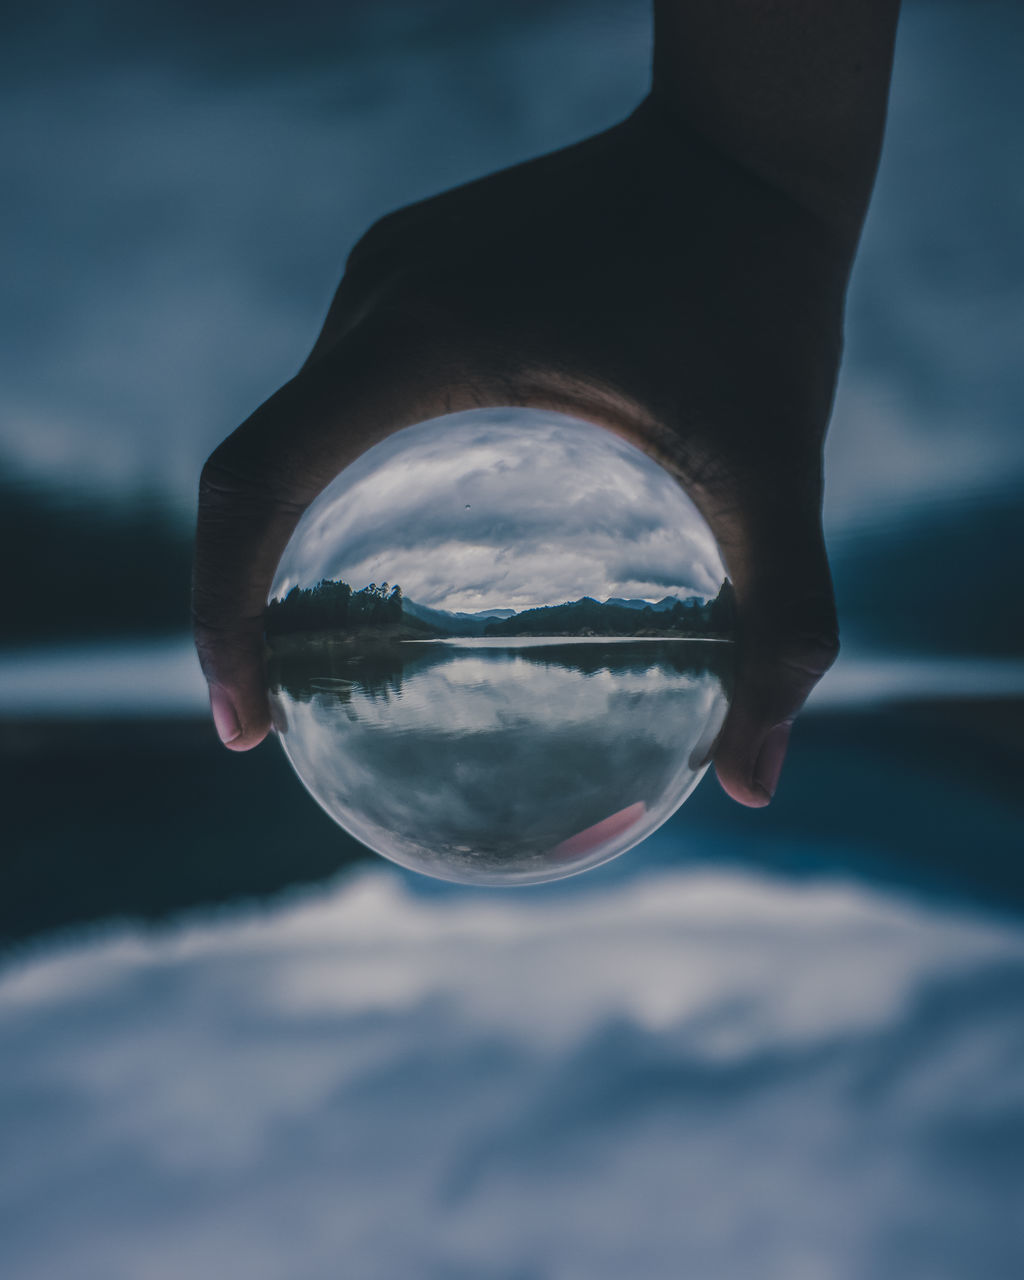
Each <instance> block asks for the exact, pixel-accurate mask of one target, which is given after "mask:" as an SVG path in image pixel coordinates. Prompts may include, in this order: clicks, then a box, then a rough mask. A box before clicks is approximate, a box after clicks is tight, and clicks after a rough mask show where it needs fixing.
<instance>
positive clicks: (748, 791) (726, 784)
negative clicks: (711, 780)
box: [715, 761, 772, 809]
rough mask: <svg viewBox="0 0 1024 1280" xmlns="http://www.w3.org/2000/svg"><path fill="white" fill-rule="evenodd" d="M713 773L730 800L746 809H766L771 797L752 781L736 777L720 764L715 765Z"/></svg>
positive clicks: (725, 766)
mask: <svg viewBox="0 0 1024 1280" xmlns="http://www.w3.org/2000/svg"><path fill="white" fill-rule="evenodd" d="M715 773H716V775H717V777H718V782H719V785H720V786H721V788H722V790H723V791H724V792H725V794H726V795H727V796H728V797H729V799H730V800H735V801H736V803H737V804H741V805H743V807H744V808H746V809H766V808H767V807H768V805H770V804H771V802H772V797H771V796H770V795H769V794H768V792H767V791H765V790H764V788H763V787H761V786H759V785H758V783H756V782H754V781H753V780H750V781H747V780H744V779H743V778H740V777H737V776H736V775H735V774H734V773H733V772H732V770H731V769H730V768H729V767H728V766H727V765H724V764H722V763H721V762H717V761H716V763H715Z"/></svg>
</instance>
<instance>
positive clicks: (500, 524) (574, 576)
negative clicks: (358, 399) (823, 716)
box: [271, 409, 725, 613]
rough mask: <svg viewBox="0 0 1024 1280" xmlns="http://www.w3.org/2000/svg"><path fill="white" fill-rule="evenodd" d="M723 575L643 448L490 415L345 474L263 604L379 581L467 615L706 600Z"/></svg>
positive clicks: (519, 414) (303, 528)
mask: <svg viewBox="0 0 1024 1280" xmlns="http://www.w3.org/2000/svg"><path fill="white" fill-rule="evenodd" d="M724 577H725V570H724V567H723V565H722V560H721V556H720V555H719V552H718V549H717V547H716V544H715V540H714V537H713V535H712V533H711V530H710V529H709V528H708V526H707V524H706V522H705V521H704V518H703V517H702V516H701V515H700V513H699V512H698V510H697V508H696V507H695V506H694V504H693V502H692V501H691V500H690V498H689V497H688V496H687V495H686V493H684V491H683V490H682V488H680V486H679V484H678V483H677V482H676V481H675V480H674V479H673V478H672V477H671V476H670V475H669V474H668V472H666V471H665V470H664V469H663V468H662V467H660V466H659V465H658V464H657V463H655V462H653V461H652V460H651V459H650V458H648V457H647V456H646V455H645V454H643V453H641V452H640V450H639V449H637V448H635V447H634V446H633V445H631V444H629V443H628V442H626V441H624V440H621V439H619V438H618V437H617V436H614V435H613V434H612V433H611V432H609V431H607V430H605V429H604V428H601V427H596V426H592V425H590V424H589V423H584V422H579V421H576V420H575V419H572V418H569V417H566V416H564V415H561V414H556V413H546V412H541V411H538V410H529V409H487V410H471V411H468V412H465V413H458V414H451V415H449V416H447V417H444V418H436V419H433V420H432V421H430V422H425V423H420V424H418V425H417V426H414V427H408V428H406V429H404V430H402V431H399V432H397V433H396V434H395V435H393V436H391V437H389V438H388V439H387V440H385V441H383V442H382V443H381V444H378V445H376V446H374V448H372V449H370V450H369V451H368V452H367V453H365V454H364V455H363V456H362V457H361V458H359V459H358V460H357V461H356V462H355V463H354V464H353V465H352V466H350V467H348V468H346V470H345V471H343V472H342V473H341V475H339V476H338V477H337V478H336V479H335V480H334V481H333V482H332V483H331V484H330V485H328V487H327V488H326V489H325V490H324V492H323V493H322V494H321V495H320V496H319V498H317V499H316V501H315V502H314V503H313V504H312V506H311V507H310V508H309V510H308V511H307V512H306V513H305V515H304V516H303V517H302V520H301V521H300V522H299V525H298V527H297V529H296V531H295V533H294V535H293V536H292V539H291V541H290V542H289V544H288V546H287V548H286V549H285V553H284V555H283V557H282V559H281V562H280V565H279V566H278V570H277V574H276V576H275V579H274V583H273V586H272V588H271V598H280V597H282V596H283V595H285V594H287V592H288V591H289V590H291V588H292V587H294V586H296V585H298V586H302V587H308V586H312V585H314V584H315V583H317V582H319V581H320V580H321V579H325V578H326V579H328V580H332V581H334V580H339V579H340V580H342V581H345V582H348V583H349V585H350V586H351V587H352V588H353V590H356V591H358V590H361V589H362V588H363V587H365V586H367V585H368V584H369V583H371V582H373V583H376V584H378V585H380V584H381V583H383V582H387V583H389V584H390V585H391V586H392V587H393V586H395V585H396V584H397V585H399V586H401V588H402V592H403V595H404V596H405V597H406V598H407V599H410V600H414V601H415V602H416V603H417V604H421V605H425V606H428V607H430V608H434V609H447V610H453V611H465V612H471V613H472V612H479V611H482V610H488V609H515V610H522V609H528V608H534V607H538V606H543V605H553V604H562V603H564V602H566V601H569V600H578V599H580V598H581V597H583V596H591V597H593V598H594V599H596V600H602V601H603V600H607V599H611V598H625V599H630V600H636V599H642V600H650V601H652V602H653V601H657V600H660V599H662V598H663V597H665V596H676V597H679V598H680V599H685V598H686V597H688V596H692V595H698V596H702V597H704V598H711V597H713V596H715V595H716V594H717V592H718V590H719V587H720V586H721V584H722V581H723V579H724Z"/></svg>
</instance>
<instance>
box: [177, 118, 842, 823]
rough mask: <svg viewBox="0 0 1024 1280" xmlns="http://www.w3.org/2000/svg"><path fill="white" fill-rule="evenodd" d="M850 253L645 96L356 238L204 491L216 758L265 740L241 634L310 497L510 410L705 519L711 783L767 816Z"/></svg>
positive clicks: (815, 587)
mask: <svg viewBox="0 0 1024 1280" xmlns="http://www.w3.org/2000/svg"><path fill="white" fill-rule="evenodd" d="M854 244H855V233H854V234H851V233H850V232H849V231H847V230H844V229H843V227H842V226H841V225H839V224H838V223H836V222H835V221H834V220H831V219H829V218H826V217H823V216H821V214H820V213H817V212H812V211H811V210H810V209H808V208H807V207H805V205H803V204H801V203H799V202H798V201H797V200H795V199H794V198H792V196H790V195H788V194H786V193H785V192H784V191H782V190H780V189H779V188H778V187H777V186H775V185H773V184H772V183H770V182H769V181H767V180H765V179H763V178H760V177H757V176H755V175H754V174H753V173H752V172H750V171H749V170H748V169H747V168H746V167H744V166H742V165H740V164H739V163H737V162H736V161H735V160H733V159H731V158H730V157H729V156H727V155H725V154H723V153H722V152H721V151H720V150H718V149H717V148H716V147H714V146H712V145H710V144H709V143H707V142H705V141H703V140H701V139H699V138H697V137H696V136H694V135H693V134H692V133H690V132H689V131H688V130H687V129H686V128H685V126H683V125H682V124H681V123H680V122H679V121H678V120H676V119H675V118H673V117H672V116H671V115H669V114H668V113H666V112H665V111H664V110H663V109H662V108H661V107H660V105H659V104H658V102H657V101H655V100H654V99H653V98H652V99H648V100H647V101H646V102H645V103H644V104H643V105H642V106H641V107H640V109H639V110H638V111H637V112H636V113H634V115H633V116H631V117H630V118H629V119H628V120H626V121H625V122H623V123H622V124H621V125H619V126H617V127H616V128H614V129H612V130H610V131H608V132H607V133H604V134H601V135H598V136H597V137H595V138H591V139H588V140H587V141H585V142H583V143H581V144H579V145H577V146H575V147H570V148H568V149H566V150H563V151H559V152H556V153H553V154H551V155H548V156H544V157H541V158H540V159H538V160H535V161H531V162H530V163H528V164H525V165H521V166H517V167H516V168H513V169H510V170H505V171H503V172H501V173H498V174H495V175H493V176H491V177H488V178H485V179H482V180H481V181H479V182H475V183H472V184H470V185H468V186H466V187H462V188H459V189H457V190H455V191H451V192H447V193H445V194H443V195H440V196H437V197H435V198H433V199H431V200H427V201H425V202H423V203H421V204H419V205H415V206H412V207H410V208H408V209H403V210H401V211H399V212H398V213H396V214H392V215H390V216H389V217H387V218H385V219H383V220H382V221H381V222H380V223H378V224H376V226H374V227H373V228H372V229H371V230H370V231H369V232H368V233H367V235H366V236H365V237H364V238H363V240H362V241H360V243H359V244H358V245H357V246H356V248H355V250H354V251H353V253H352V255H351V257H350V259H349V264H348V267H347V270H346V273H345V276H344V279H343V280H342V283H341V285H340V287H339V290H338V293H337V295H336V298H335V301H334V303H333V305H332V307H331V310H330V313H329V315H328V317H327V321H326V323H325V325H324V329H323V332H322V333H321V335H320V337H319V338H318V340H317V343H316V345H315V347H314V349H313V351H312V353H311V355H310V357H309V359H308V360H307V362H306V364H305V366H304V367H303V369H302V370H301V371H300V373H299V374H298V375H297V376H296V377H295V378H293V379H292V380H291V381H290V382H289V383H287V384H286V385H285V386H284V387H283V388H281V390H280V391H278V392H277V393H276V394H275V395H274V396H272V397H271V398H270V399H269V400H268V401H267V402H266V403H265V404H264V405H263V406H262V407H261V408H260V409H258V410H257V412H256V413H255V414H253V416H252V417H251V418H250V419H248V421H247V422H245V423H243V424H242V426H241V427H239V428H238V430H237V431H236V432H235V433H234V434H233V435H232V436H230V437H229V438H228V439H227V440H226V441H225V442H224V443H223V444H222V445H221V446H220V447H219V448H218V449H217V450H216V451H215V452H214V454H213V455H212V456H211V458H210V459H209V461H208V462H207V464H206V467H205V468H204V472H203V479H202V486H201V494H200V508H199V526H198V536H197V549H196V568H195V592H194V613H195V626H196V643H197V647H198V650H199V655H200V659H201V662H202V666H203V670H204V673H205V675H206V678H207V680H208V682H209V684H210V689H211V701H212V705H213V710H214V718H215V721H216V724H217V728H218V731H219V733H220V735H221V737H222V739H224V740H225V742H226V743H227V745H228V746H230V747H231V748H232V749H235V750H246V749H248V748H250V747H252V746H255V745H256V744H257V743H258V742H259V741H260V740H261V739H262V738H263V737H264V736H265V735H266V733H267V731H268V729H269V726H270V717H269V708H268V703H267V696H266V691H265V683H264V673H263V611H264V608H265V605H266V600H267V593H268V590H269V586H270V582H271V579H272V576H273V573H274V570H275V568H276V565H277V561H278V558H279V556H280V554H281V552H282V550H283V548H284V545H285V543H286V542H287V540H288V537H289V535H290V534H291V532H292V530H293V529H294V527H295V524H296V522H297V521H298V519H299V517H300V515H301V514H302V512H303V510H304V509H305V508H306V507H307V506H308V504H309V503H310V502H311V501H312V500H313V498H314V497H315V496H316V495H317V494H318V493H319V492H320V491H321V490H322V489H323V488H324V486H325V485H326V484H328V483H329V482H330V480H332V479H333V478H334V476H335V475H336V474H337V473H338V472H339V471H340V470H341V469H342V468H343V467H345V466H346V465H347V464H348V463H349V462H351V461H353V460H354V459H355V458H356V457H358V456H359V454H360V453H362V452H363V451H365V450H366V449H367V448H369V447H370V446H371V445H373V444H374V443H376V442H377V441H378V440H380V439H383V438H384V437H385V436H387V435H388V434H390V433H392V432H394V431H396V430H399V429H400V428H402V427H404V426H408V425H410V424H412V423H414V422H419V421H423V420H426V419H429V418H433V417H437V416H439V415H441V414H445V413H450V412H455V411H457V410H461V409H471V408H476V407H480V406H490V405H524V406H529V407H534V408H546V409H555V410H559V411H562V412H566V413H569V414H572V415H574V416H576V417H580V418H584V419H588V420H590V421H592V422H595V423H598V424H600V425H602V426H604V427H607V428H608V429H610V430H612V431H615V432H617V433H619V434H621V435H624V436H626V437H628V438H629V439H631V440H632V441H633V442H634V443H636V444H638V445H639V446H640V447H641V448H643V449H644V450H645V451H646V452H647V453H649V454H650V455H651V456H652V457H654V458H655V459H656V460H657V461H659V462H660V463H662V464H663V465H664V466H665V467H666V468H667V469H668V470H669V471H671V472H672V473H673V474H674V475H675V476H676V477H677V478H678V479H679V481H680V483H681V484H683V485H684V487H685V488H686V489H687V491H688V492H689V494H690V495H691V497H692V498H693V499H694V501H695V502H696V503H697V505H698V507H699V508H700V509H701V510H702V512H703V514H704V515H705V517H706V518H707V520H708V522H709V524H710V526H711V528H712V530H713V532H714V533H715V536H716V537H717V539H718V542H719V546H720V548H721V550H722V553H723V557H724V559H725V562H726V566H727V568H728V571H729V574H730V577H731V578H732V580H733V583H734V586H735V588H736V600H737V609H738V627H739V648H738V670H737V679H736V685H735V691H734V697H733V702H732V706H731V710H730V713H729V717H728V720H727V722H726V725H725V727H724V729H723V732H722V735H721V737H720V740H719V742H718V745H717V748H716V751H715V757H714V758H715V765H716V769H717V772H718V776H719V778H720V780H721V782H722V785H723V786H724V788H725V790H726V791H727V792H728V793H729V794H730V795H731V796H732V797H733V798H734V799H736V800H738V801H739V802H740V803H743V804H747V805H755V806H756V805H762V804H765V803H767V802H768V800H769V798H770V796H771V794H772V793H773V792H774V789H775V786H776V783H777V781H778V773H779V770H780V769H781V765H782V759H783V756H784V753H785V747H786V741H787V739H788V735H789V726H790V725H791V723H792V720H793V718H794V716H795V715H796V713H797V712H798V711H799V709H800V707H801V706H802V704H803V702H804V700H805V698H806V697H807V694H808V693H809V692H810V690H811V688H812V687H813V685H814V684H815V683H816V681H817V680H818V679H819V678H820V676H821V675H822V674H823V673H824V671H825V670H826V669H827V668H828V666H829V665H830V663H831V662H832V660H833V658H834V656H835V653H836V650H837V639H836V620H835V609H834V603H833V596H832V588H831V582H830V577H829V570H828V564H827V560H826V556H825V550H824V542H823V538H822V531H821V520H820V509H821V491H822V472H821V451H822V444H823V439H824V434H825V429H826V426H827V421H828V416H829V411H830V406H831V398H832V393H833V388H834V383H835V378H836V373H837V368H838V362H839V354H840V345H841V325H842V308H843V296H844V290H845V284H846V278H847V274H848V271H849V266H850V262H851V260H852V256H853V251H854Z"/></svg>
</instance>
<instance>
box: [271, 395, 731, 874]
mask: <svg viewBox="0 0 1024 1280" xmlns="http://www.w3.org/2000/svg"><path fill="white" fill-rule="evenodd" d="M266 627H267V645H268V677H269V684H270V698H271V705H272V710H273V716H274V724H275V727H276V728H277V730H278V734H279V737H280V741H281V743H282V745H283V747H284V750H285V752H286V754H287V756H288V759H289V760H290V761H291V763H292V765H293V766H294V768H295V771H296V772H297V773H298V775H299V777H300V778H301V780H302V782H303V783H304V784H305V785H306V787H307V788H308V789H309V791H310V792H311V793H312V795H313V796H314V798H315V799H316V800H317V801H318V802H319V803H320V804H321V805H322V806H323V808H324V809H325V810H326V811H327V812H328V813H329V814H330V815H331V817H332V818H334V819H335V820H336V821H337V822H338V823H339V824H340V825H341V826H342V827H344V828H345V830H346V831H348V832H350V833H351V834H352V835H354V836H355V837H356V838H357V839H358V840H360V841H362V842H363V844H366V845H368V846H369V847H370V848H371V849H374V850H376V851H377V852H378V853H381V854H383V855H384V856H385V857H386V858H390V859H392V860H393V861H395V862H397V863H400V864H401V865H402V866H405V867H409V868H412V869H414V870H416V871H421V872H424V873H426V874H427V875H432V876H437V877H439V878H441V879H445V880H456V881H462V882H466V883H475V884H491V885H522V884H531V883H539V882H542V881H546V880H556V879H559V878H561V877H563V876H568V875H573V874H575V873H576V872H579V871H584V870H586V869H588V868H590V867H595V866H598V865H599V864H600V863H603V862H607V861H608V860H609V859H611V858H614V857H616V856H617V855H618V854H620V853H623V852H625V850H627V849H629V848H631V847H632V846H633V845H635V844H637V843H639V842H640V841H641V840H643V839H644V838H645V837H646V836H648V835H650V833H651V832H652V831H654V830H655V828H657V827H658V826H660V825H661V824H662V823H663V822H664V821H665V820H666V819H667V818H668V817H670V815H671V814H672V813H674V812H675V810H676V809H677V808H678V807H679V805H680V804H682V802H683V800H685V799H686V797H687V796H688V795H689V794H690V792H691V791H692V790H693V788H694V787H695V786H696V784H697V782H698V781H699V780H700V778H701V776H702V774H703V773H704V771H705V769H706V768H707V762H708V755H709V752H710V750H711V747H712V744H713V743H714V741H715V739H716V737H717V736H718V733H719V730H720V729H721V726H722V723H723V721H724V718H725V713H726V710H727V705H728V694H727V690H728V687H729V672H730V660H731V650H732V646H731V643H730V637H731V634H732V588H731V584H730V583H729V582H728V580H727V579H726V575H725V569H724V567H723V564H722V560H721V557H720V555H719V552H718V549H717V546H716V544H715V540H714V538H713V536H712V534H711V531H710V529H709V528H708V526H707V524H706V523H705V521H704V519H703V517H702V516H701V515H700V514H699V512H698V511H697V509H696V507H695V506H694V504H693V502H692V501H691V500H690V498H689V497H688V496H687V495H686V493H685V492H684V491H683V490H682V488H681V487H680V486H679V484H678V483H677V482H676V481H675V480H674V479H673V478H672V477H671V476H670V475H669V474H668V473H667V472H666V471H665V470H663V469H662V468H661V467H660V466H658V465H657V464H656V463H655V462H653V461H652V460H651V459H650V458H648V457H647V456H646V455H645V454H644V453H642V452H641V451H640V450H639V449H637V448H635V447H634V446H633V445H631V444H629V443H627V442H626V441H625V440H622V439H620V438H619V437H618V436H616V435H614V434H612V433H611V432H610V431H607V430H605V429H603V428H601V427H596V426H592V425H590V424H588V423H584V422H579V421H577V420H575V419H573V418H569V417H566V416H563V415H561V414H555V413H546V412H540V411H537V410H527V409H500V410H497V409H489V410H480V411H471V412H467V413H458V414H452V415H450V416H448V417H444V418H437V419H434V420H433V421H430V422H424V423H420V424H419V425H417V426H414V427H408V428H406V429H405V430H402V431H399V432H397V433H396V434H394V435H393V436H391V437H389V438H388V439H387V440H385V441H384V442H383V443H381V444H378V445H376V446H374V447H373V448H372V449H370V450H369V451H368V452H366V453H365V454H363V455H362V456H361V457H360V458H359V459H358V460H357V461H356V462H355V463H353V464H352V465H351V466H350V467H348V468H347V469H346V470H345V471H343V472H342V473H341V475H339V476H338V477H337V478H336V479H335V480H334V481H333V482H332V483H331V484H330V485H328V487H327V488H326V489H325V490H324V491H323V493H322V494H321V495H320V496H319V497H318V498H317V499H316V501H315V502H314V503H313V504H312V505H311V506H310V507H309V509H308V510H307V511H306V513H305V514H304V515H303V517H302V519H301V520H300V522H299V524H298V526H297V528H296V530H295V533H294V534H293V536H292V538H291V541H290V542H289V544H288V546H287V548H286V549H285V552H284V555H283V557H282V559H281V562H280V565H279V566H278V570H277V574H276V576H275V578H274V582H273V585H272V588H271V594H270V601H269V603H268V609H267V624H266Z"/></svg>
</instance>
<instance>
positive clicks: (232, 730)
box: [210, 685, 242, 746]
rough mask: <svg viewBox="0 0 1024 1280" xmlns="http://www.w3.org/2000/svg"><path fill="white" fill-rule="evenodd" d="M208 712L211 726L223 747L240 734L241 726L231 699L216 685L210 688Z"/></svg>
mask: <svg viewBox="0 0 1024 1280" xmlns="http://www.w3.org/2000/svg"><path fill="white" fill-rule="evenodd" d="M210 710H211V711H212V712H213V726H214V728H215V729H216V730H217V737H218V738H220V740H221V742H223V743H224V745H225V746H227V745H228V743H229V742H234V740H235V739H236V738H237V737H238V736H239V735H240V734H241V732H242V726H241V725H240V724H239V723H238V716H237V715H236V714H235V708H234V707H233V706H232V705H231V699H230V698H229V697H228V695H227V694H226V693H225V692H224V690H223V689H218V688H217V687H216V685H213V686H211V688H210Z"/></svg>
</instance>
